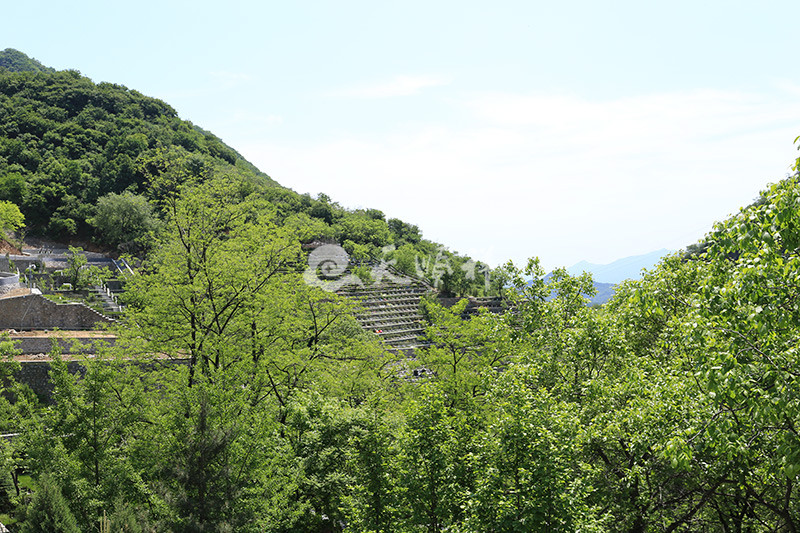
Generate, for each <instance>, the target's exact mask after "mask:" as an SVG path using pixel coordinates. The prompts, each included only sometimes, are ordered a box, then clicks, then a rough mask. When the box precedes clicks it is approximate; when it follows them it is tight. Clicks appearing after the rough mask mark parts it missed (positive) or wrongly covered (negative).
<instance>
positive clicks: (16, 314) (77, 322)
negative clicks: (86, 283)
mask: <svg viewBox="0 0 800 533" xmlns="http://www.w3.org/2000/svg"><path fill="white" fill-rule="evenodd" d="M113 321H114V320H113V319H111V318H108V317H107V316H105V315H101V314H100V313H98V312H97V311H95V310H94V309H92V308H91V307H88V306H87V305H85V304H82V303H64V304H57V303H55V302H51V301H50V300H48V299H47V298H45V297H44V296H42V295H40V294H28V295H25V296H9V297H8V298H0V329H15V330H17V331H22V330H35V329H66V330H81V329H95V324H97V323H109V322H113Z"/></svg>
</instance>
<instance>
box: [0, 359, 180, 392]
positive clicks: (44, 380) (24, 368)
mask: <svg viewBox="0 0 800 533" xmlns="http://www.w3.org/2000/svg"><path fill="white" fill-rule="evenodd" d="M132 364H139V365H141V366H142V367H144V368H145V369H148V370H152V369H154V367H156V366H157V367H158V368H159V369H163V368H165V367H167V368H169V367H173V368H174V367H176V365H187V364H189V361H188V359H166V360H159V361H155V362H152V363H132ZM20 367H21V368H20V370H19V371H18V372H17V373H16V374H14V378H15V379H16V380H17V381H18V382H20V383H22V384H23V385H27V386H29V387H30V388H31V390H33V392H34V393H36V395H37V396H38V397H39V398H40V399H41V400H42V401H44V402H48V403H49V402H51V401H52V398H53V383H52V382H51V381H50V361H20ZM67 370H68V371H69V373H70V374H73V375H75V374H78V375H80V376H81V377H83V376H84V375H85V374H86V367H85V366H84V364H83V363H82V362H81V361H68V362H67Z"/></svg>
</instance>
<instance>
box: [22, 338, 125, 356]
mask: <svg viewBox="0 0 800 533" xmlns="http://www.w3.org/2000/svg"><path fill="white" fill-rule="evenodd" d="M10 339H11V340H12V341H13V342H14V347H15V348H16V349H17V350H19V351H21V352H22V353H23V354H25V355H30V354H39V353H44V354H47V353H50V351H51V350H52V349H53V343H54V342H55V343H56V344H57V345H58V347H59V349H60V350H61V353H68V354H94V353H97V350H98V349H99V348H101V347H102V346H113V345H114V343H115V342H116V339H115V338H114V337H58V336H57V335H53V336H52V337H44V336H42V337H18V336H15V335H11V336H10Z"/></svg>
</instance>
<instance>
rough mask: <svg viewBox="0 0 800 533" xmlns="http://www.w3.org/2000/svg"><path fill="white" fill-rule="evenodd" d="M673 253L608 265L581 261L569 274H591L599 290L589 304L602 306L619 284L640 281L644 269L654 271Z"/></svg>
mask: <svg viewBox="0 0 800 533" xmlns="http://www.w3.org/2000/svg"><path fill="white" fill-rule="evenodd" d="M672 252H673V250H668V249H666V248H662V249H661V250H656V251H655V252H650V253H647V254H642V255H632V256H630V257H623V258H622V259H617V260H616V261H614V262H612V263H608V264H607V265H597V264H594V263H589V262H588V261H580V262H579V263H575V264H574V265H572V266H571V267H569V268H567V272H568V273H569V274H570V275H571V276H580V275H581V274H583V273H584V272H589V273H590V274H591V275H592V279H593V281H594V288H595V289H597V294H596V295H595V296H594V297H592V298H591V299H590V300H589V304H590V305H601V304H604V303H606V302H607V301H608V300H610V299H611V297H612V296H614V291H615V290H616V286H617V284H618V283H621V282H623V281H625V280H626V279H639V278H640V277H641V275H642V270H643V269H648V270H650V269H652V268H653V267H654V266H655V265H656V264H658V263H659V261H661V259H662V258H663V257H664V256H665V255H669V254H671V253H672ZM551 274H552V273H550V274H547V275H546V276H545V277H544V279H545V281H547V280H549V279H550V276H551Z"/></svg>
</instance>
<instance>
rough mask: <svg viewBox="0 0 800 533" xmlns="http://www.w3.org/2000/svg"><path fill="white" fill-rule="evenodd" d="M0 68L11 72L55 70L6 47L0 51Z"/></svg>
mask: <svg viewBox="0 0 800 533" xmlns="http://www.w3.org/2000/svg"><path fill="white" fill-rule="evenodd" d="M0 69H6V70H9V71H11V72H55V69H53V68H50V67H46V66H44V65H42V64H41V63H39V62H38V61H36V60H35V59H33V58H31V57H28V56H26V55H25V54H23V53H22V52H20V51H19V50H14V49H13V48H6V49H5V50H3V51H2V52H0Z"/></svg>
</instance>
